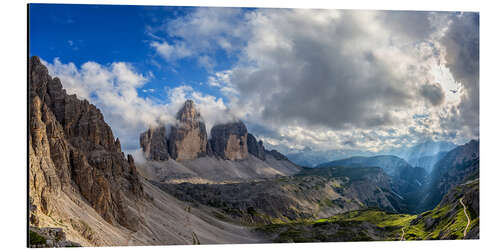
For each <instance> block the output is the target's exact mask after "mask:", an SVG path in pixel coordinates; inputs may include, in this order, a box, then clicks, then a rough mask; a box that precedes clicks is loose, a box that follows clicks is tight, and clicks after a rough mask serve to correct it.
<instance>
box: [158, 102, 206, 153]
mask: <svg viewBox="0 0 500 250" xmlns="http://www.w3.org/2000/svg"><path fill="white" fill-rule="evenodd" d="M177 121H178V124H176V125H175V126H172V129H171V131H170V135H169V137H168V151H169V153H170V155H171V156H172V158H174V159H175V160H192V159H195V158H198V157H200V156H205V155H206V154H207V143H208V138H207V130H206V128H205V123H204V122H203V119H202V117H201V115H200V113H199V112H198V111H197V110H196V108H195V106H194V103H193V101H191V100H188V101H186V103H184V106H183V107H182V108H181V110H179V112H178V113H177Z"/></svg>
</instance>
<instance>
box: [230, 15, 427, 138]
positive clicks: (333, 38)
mask: <svg viewBox="0 0 500 250" xmlns="http://www.w3.org/2000/svg"><path fill="white" fill-rule="evenodd" d="M340 13H341V18H332V19H328V18H327V17H325V20H322V22H316V19H314V17H310V18H309V19H308V18H302V17H301V16H300V15H297V16H292V15H290V16H287V15H277V16H272V17H271V18H269V20H268V19H264V18H263V20H264V21H269V25H270V26H272V27H279V29H276V28H273V31H274V32H277V33H279V34H274V36H271V38H272V39H274V41H273V42H275V44H273V46H275V47H273V48H272V49H270V48H268V47H266V46H269V43H267V42H261V41H260V40H263V39H264V38H261V37H258V38H254V40H253V41H252V40H251V41H250V42H249V48H247V50H246V52H247V53H249V54H248V55H247V56H248V57H249V58H251V59H254V58H256V60H257V64H258V67H256V68H254V69H251V70H249V69H248V68H236V69H235V70H234V72H233V73H234V75H233V78H232V79H233V83H234V84H235V85H236V87H237V88H238V90H239V91H240V93H245V95H242V99H241V100H240V101H241V102H243V103H246V102H260V103H262V104H263V112H262V116H263V118H264V119H265V120H268V121H275V122H285V123H294V122H295V123H298V124H307V125H321V126H326V127H330V128H333V129H345V128H352V127H353V126H354V127H360V128H371V127H379V126H384V125H392V124H395V123H397V122H398V121H397V118H395V117H394V116H393V114H392V113H391V112H392V111H394V110H395V109H404V108H405V107H406V108H408V107H411V103H412V101H413V99H414V97H415V94H416V93H417V90H413V86H407V85H405V83H406V82H408V81H411V80H412V79H411V77H412V76H411V75H412V74H416V73H417V72H418V70H419V69H420V68H419V67H418V66H416V65H412V63H411V62H410V63H408V62H402V63H404V64H407V66H408V67H407V68H406V69H405V70H406V71H407V74H406V75H403V76H401V75H397V74H394V72H393V71H394V68H395V67H398V66H399V64H398V62H394V61H392V60H396V61H397V58H384V56H385V55H384V54H383V53H382V52H380V51H381V50H380V49H381V48H380V47H379V46H376V45H375V44H377V43H379V44H380V46H381V47H382V49H384V46H387V49H388V50H390V49H392V48H391V47H390V46H392V44H391V41H389V40H390V39H388V38H387V37H383V35H380V36H379V35H378V34H377V33H376V32H377V31H373V30H372V29H377V28H378V27H372V26H373V25H372V24H370V23H369V22H370V21H371V20H365V19H364V17H359V16H358V15H359V14H365V13H360V12H350V11H342V12H340ZM281 14H283V13H281ZM313 14H319V15H324V14H325V13H324V12H323V13H313ZM377 15H379V16H385V15H389V14H388V13H377ZM390 15H392V13H390ZM283 16H284V18H280V17H283ZM404 16H405V15H404V13H403V14H401V15H400V16H398V17H396V19H405V18H404ZM377 18H378V16H377ZM377 18H375V20H377ZM392 19H393V21H394V18H392ZM421 19H425V18H424V16H423V15H419V16H418V17H415V18H412V20H410V21H412V22H417V21H420V20H421ZM264 21H263V22H264ZM328 22H329V23H328ZM408 25H410V24H408ZM258 28H262V29H264V30H266V29H270V28H269V27H258ZM399 29H403V28H402V27H399V28H398V30H396V31H394V33H391V32H392V31H391V32H389V33H388V34H387V35H388V36H392V35H399V33H398V32H399ZM417 32H418V33H422V34H420V35H419V36H424V33H426V32H424V31H423V30H419V31H417ZM410 35H411V36H414V35H416V34H410ZM405 36H406V35H405ZM271 38H269V39H271ZM370 39H374V41H373V44H370ZM395 53H396V55H395V56H404V54H402V53H404V52H402V51H396V52H395ZM400 53H401V54H400ZM390 56H391V55H387V57H390Z"/></svg>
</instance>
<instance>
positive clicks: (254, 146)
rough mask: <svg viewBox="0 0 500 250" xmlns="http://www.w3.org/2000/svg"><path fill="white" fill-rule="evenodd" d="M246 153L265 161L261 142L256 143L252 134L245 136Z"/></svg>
mask: <svg viewBox="0 0 500 250" xmlns="http://www.w3.org/2000/svg"><path fill="white" fill-rule="evenodd" d="M247 147H248V153H250V154H252V155H255V156H256V157H257V158H259V159H261V160H263V161H265V160H266V149H265V148H264V145H262V141H259V142H257V139H255V137H254V136H253V135H252V134H248V136H247Z"/></svg>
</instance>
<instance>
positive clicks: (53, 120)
mask: <svg viewBox="0 0 500 250" xmlns="http://www.w3.org/2000/svg"><path fill="white" fill-rule="evenodd" d="M29 95H30V98H29V121H30V123H29V126H30V127H29V135H28V141H29V143H28V144H29V145H28V148H29V194H30V197H31V198H32V201H33V205H34V206H35V207H36V208H37V212H41V213H44V214H47V215H48V214H51V213H52V212H53V211H55V210H56V207H54V205H53V204H54V202H53V201H54V200H55V199H57V198H58V196H59V194H60V192H66V193H72V194H74V193H78V194H80V195H81V196H82V197H84V198H85V200H87V201H88V203H89V204H90V205H91V206H92V207H93V208H94V209H95V210H96V211H97V212H98V213H99V214H100V215H101V216H102V218H104V219H105V220H106V221H107V222H109V223H111V224H120V225H122V226H125V227H127V228H129V229H132V230H134V229H135V227H136V224H137V223H136V222H137V220H138V219H139V218H138V217H137V215H135V214H134V213H130V211H129V210H128V208H127V207H128V206H129V204H127V203H126V201H125V198H124V197H127V199H128V200H132V201H139V200H141V199H143V196H144V194H143V187H142V185H141V183H140V182H139V177H138V173H137V170H136V167H135V164H134V161H133V159H132V157H131V156H130V155H129V156H128V158H125V155H124V154H123V152H122V151H121V146H120V141H119V140H118V139H116V140H115V138H114V136H113V133H112V131H111V128H110V127H109V126H108V125H107V124H106V122H105V121H104V118H103V115H102V114H101V112H100V111H99V109H97V108H96V107H95V106H94V105H92V104H90V103H89V102H88V101H86V100H79V99H78V98H77V97H76V95H67V94H66V91H65V90H64V89H63V88H62V84H61V82H60V80H59V79H58V78H52V77H51V76H49V74H48V71H47V69H46V67H45V66H43V65H42V64H41V62H40V60H39V58H38V57H31V58H30V60H29ZM35 214H36V213H35Z"/></svg>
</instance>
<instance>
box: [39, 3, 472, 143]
mask: <svg viewBox="0 0 500 250" xmlns="http://www.w3.org/2000/svg"><path fill="white" fill-rule="evenodd" d="M478 44H479V15H478V14H477V13H457V12H411V11H356V10H354V11H346V10H308V9H261V8H253V9H250V8H249V9H241V8H206V7H152V6H118V5H114V6H112V5H54V4H31V5H30V56H32V55H37V56H39V57H40V58H41V59H42V60H43V62H44V63H45V64H46V65H47V67H48V69H49V73H50V74H51V75H52V76H57V77H59V78H60V79H61V81H62V83H63V86H64V87H65V88H66V89H67V91H68V92H69V93H70V94H77V96H78V97H79V98H82V99H89V101H90V102H92V103H94V104H96V105H97V106H98V107H99V108H100V109H101V111H102V112H103V114H104V117H105V120H106V121H107V122H108V123H109V124H110V126H111V127H112V129H113V132H114V134H115V136H118V137H119V138H120V141H121V142H122V146H123V147H124V149H125V150H127V151H133V150H137V149H138V138H139V134H140V133H141V132H142V131H144V130H145V129H147V127H150V126H160V125H163V124H168V123H172V122H174V119H173V117H174V115H175V112H176V111H177V110H178V108H179V107H180V105H182V103H183V102H184V100H185V99H188V98H189V99H193V100H194V102H195V103H196V104H197V106H198V108H199V109H200V111H201V113H202V116H203V117H204V119H205V122H206V123H207V127H208V129H210V128H211V126H213V125H214V124H217V123H224V122H229V121H232V120H234V119H241V120H243V121H244V122H245V123H246V124H247V127H248V129H249V131H250V132H251V133H253V134H254V135H255V136H256V137H258V138H259V139H262V140H263V141H264V143H265V144H266V146H267V147H270V148H276V149H279V150H281V151H282V152H285V153H286V152H293V151H297V150H301V149H304V148H306V147H307V148H311V149H313V150H330V149H355V150H369V151H375V152H376V151H381V150H387V149H388V148H397V147H401V146H411V145H414V144H416V143H419V142H422V141H426V140H436V141H440V140H445V141H452V142H454V143H457V144H460V143H464V142H466V141H468V140H470V139H477V138H478V137H479V45H478Z"/></svg>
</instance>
